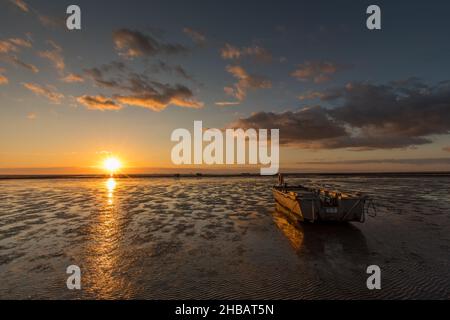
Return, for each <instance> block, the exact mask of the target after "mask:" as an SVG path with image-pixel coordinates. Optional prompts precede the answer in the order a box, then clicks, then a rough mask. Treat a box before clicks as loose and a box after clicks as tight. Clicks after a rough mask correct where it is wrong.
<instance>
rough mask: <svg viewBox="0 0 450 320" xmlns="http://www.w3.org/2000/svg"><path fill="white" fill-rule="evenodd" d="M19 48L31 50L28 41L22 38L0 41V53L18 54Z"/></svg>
mask: <svg viewBox="0 0 450 320" xmlns="http://www.w3.org/2000/svg"><path fill="white" fill-rule="evenodd" d="M20 47H26V48H31V47H32V44H31V42H30V41H29V40H25V39H22V38H10V39H8V40H0V53H3V54H8V53H12V52H19V51H20Z"/></svg>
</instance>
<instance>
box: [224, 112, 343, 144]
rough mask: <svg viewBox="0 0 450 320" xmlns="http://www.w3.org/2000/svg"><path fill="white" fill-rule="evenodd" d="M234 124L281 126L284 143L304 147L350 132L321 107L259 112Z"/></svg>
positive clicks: (281, 138) (252, 126)
mask: <svg viewBox="0 0 450 320" xmlns="http://www.w3.org/2000/svg"><path fill="white" fill-rule="evenodd" d="M230 127H232V128H245V129H248V128H265V129H266V128H267V129H269V128H274V129H280V143H281V144H296V145H304V146H310V145H311V144H312V143H313V142H316V141H322V140H324V141H326V140H328V139H337V138H340V137H345V136H346V135H347V132H346V130H345V128H344V127H343V126H341V125H340V124H338V123H337V122H336V121H335V120H333V119H331V118H330V117H328V116H327V114H326V111H325V110H324V109H323V108H322V107H320V106H316V107H310V108H304V109H301V110H298V111H287V112H283V113H273V112H257V113H254V114H252V115H251V116H250V117H248V118H245V119H239V120H238V121H236V122H234V123H232V124H231V125H230Z"/></svg>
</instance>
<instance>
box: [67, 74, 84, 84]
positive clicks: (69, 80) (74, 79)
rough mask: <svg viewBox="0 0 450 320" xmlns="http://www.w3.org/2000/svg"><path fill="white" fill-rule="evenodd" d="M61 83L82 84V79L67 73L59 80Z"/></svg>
mask: <svg viewBox="0 0 450 320" xmlns="http://www.w3.org/2000/svg"><path fill="white" fill-rule="evenodd" d="M61 81H63V82H67V83H74V82H84V79H83V77H82V76H80V75H78V74H75V73H69V74H68V75H67V76H65V77H64V78H62V79H61Z"/></svg>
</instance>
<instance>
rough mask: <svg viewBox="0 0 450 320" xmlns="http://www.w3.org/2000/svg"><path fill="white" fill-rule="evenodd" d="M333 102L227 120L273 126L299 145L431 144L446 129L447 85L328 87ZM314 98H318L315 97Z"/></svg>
mask: <svg viewBox="0 0 450 320" xmlns="http://www.w3.org/2000/svg"><path fill="white" fill-rule="evenodd" d="M333 92H334V98H333V99H331V100H336V101H337V102H339V104H338V105H337V106H336V107H334V108H330V109H326V108H323V107H318V106H317V107H312V108H311V107H307V108H304V109H301V110H299V111H295V112H291V111H288V112H284V113H280V114H275V113H266V112H259V113H256V114H253V115H252V116H250V117H248V118H244V119H239V120H238V121H237V122H235V123H234V124H233V126H235V127H243V128H279V129H280V142H281V143H282V144H288V145H297V146H300V147H304V148H323V149H337V148H353V149H355V150H370V149H390V148H401V147H409V146H414V145H422V144H427V143H431V142H432V140H431V138H430V136H431V135H438V134H448V133H450V85H449V84H448V83H446V82H443V83H441V84H438V85H436V86H429V85H426V84H424V83H422V82H420V81H419V80H417V79H412V80H411V79H410V80H408V81H406V82H396V83H393V82H391V83H389V84H387V85H374V84H369V83H353V84H348V85H347V86H346V87H344V88H341V89H339V90H338V89H333ZM319 98H320V97H319Z"/></svg>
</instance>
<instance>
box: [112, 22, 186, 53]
mask: <svg viewBox="0 0 450 320" xmlns="http://www.w3.org/2000/svg"><path fill="white" fill-rule="evenodd" d="M113 41H114V45H115V48H116V50H117V51H119V54H120V55H122V56H124V57H126V58H136V57H142V56H154V55H157V54H178V53H184V52H187V48H185V47H184V46H182V45H180V44H170V43H164V42H162V41H160V40H158V39H156V38H155V37H153V36H150V35H146V34H143V33H141V32H139V31H135V30H129V29H120V30H116V31H114V32H113Z"/></svg>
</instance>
